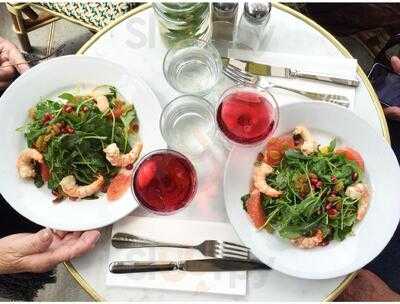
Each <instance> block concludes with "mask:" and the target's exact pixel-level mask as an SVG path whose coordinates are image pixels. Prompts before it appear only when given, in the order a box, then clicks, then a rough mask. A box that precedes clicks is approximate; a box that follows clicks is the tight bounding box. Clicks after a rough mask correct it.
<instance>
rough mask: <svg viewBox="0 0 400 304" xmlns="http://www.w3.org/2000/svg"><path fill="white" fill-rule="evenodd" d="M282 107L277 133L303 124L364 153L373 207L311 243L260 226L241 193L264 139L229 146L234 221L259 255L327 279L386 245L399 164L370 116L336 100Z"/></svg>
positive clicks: (397, 211) (228, 188)
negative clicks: (345, 228) (347, 227)
mask: <svg viewBox="0 0 400 304" xmlns="http://www.w3.org/2000/svg"><path fill="white" fill-rule="evenodd" d="M279 110H280V121H279V124H278V127H277V131H276V132H275V134H274V136H280V135H284V134H287V133H289V132H292V130H293V129H295V128H296V127H297V126H299V125H302V126H305V127H306V128H308V129H309V130H310V132H311V133H312V134H313V135H314V138H315V141H316V142H317V143H318V144H320V145H321V146H328V145H329V144H330V142H331V140H332V139H333V138H335V141H336V147H343V146H347V147H351V148H352V149H354V150H356V151H358V152H359V153H360V154H361V155H362V158H363V160H364V168H365V169H364V176H363V180H362V182H363V183H365V184H366V186H367V187H368V190H369V196H370V199H369V206H368V210H367V212H366V214H365V216H364V218H363V219H362V220H361V221H359V222H357V223H356V224H355V225H354V227H352V231H351V232H350V233H348V234H347V235H346V237H345V238H344V239H343V240H342V241H339V240H332V241H330V242H329V244H324V246H318V247H315V248H312V249H305V248H298V247H295V246H293V244H292V243H291V242H289V241H288V240H287V239H286V240H285V239H283V238H281V237H280V236H279V235H278V233H277V232H276V231H275V232H274V233H270V232H267V230H266V229H263V228H265V227H262V229H256V228H255V227H254V225H253V222H252V221H251V219H250V217H249V216H248V214H247V213H246V211H245V210H244V208H243V206H244V204H243V203H242V201H241V197H242V196H243V195H244V194H246V193H249V185H250V183H251V181H252V178H253V166H254V163H255V161H256V159H258V158H259V152H260V151H263V150H264V149H265V144H266V143H263V144H260V145H257V146H253V147H250V148H246V147H241V146H235V147H234V148H233V149H232V150H231V152H230V155H229V158H228V161H227V163H226V167H225V175H224V197H225V207H226V211H227V214H228V217H229V219H230V222H231V223H232V225H233V227H234V228H235V230H236V232H237V234H238V235H239V237H240V238H241V240H242V241H243V242H244V244H245V245H246V246H248V247H249V248H250V249H251V251H252V252H253V253H254V255H255V256H256V257H257V258H258V259H260V260H261V261H262V262H264V263H265V264H267V265H268V266H270V267H271V268H273V269H275V270H277V271H280V272H282V273H285V274H288V275H291V276H296V277H300V278H305V279H328V278H335V277H339V276H343V275H346V274H349V273H351V272H353V271H356V270H358V269H360V268H362V267H363V266H365V265H366V264H367V263H368V262H370V261H371V260H372V259H374V258H375V257H376V256H377V255H378V254H379V253H380V252H381V251H382V250H383V249H384V247H385V246H386V244H387V243H388V242H389V240H390V238H391V237H392V235H393V233H394V231H395V229H396V227H397V225H398V222H399V218H400V205H399V204H398V198H399V197H400V189H399V187H398V186H397V181H398V180H399V178H400V170H399V165H398V162H397V159H396V157H395V155H394V153H393V151H392V149H391V147H390V145H389V144H388V143H387V142H386V141H385V140H384V139H383V137H382V136H380V135H379V134H378V133H377V132H376V131H375V130H374V129H373V128H372V127H371V126H370V125H369V124H368V123H367V122H365V121H364V120H362V119H361V118H359V117H358V116H357V115H355V114H354V113H353V112H351V111H348V110H346V109H343V108H342V107H339V106H336V105H332V104H328V103H312V102H308V103H292V104H288V105H284V106H282V107H280V109H279ZM291 154H292V155H293V152H291ZM317 173H318V172H317ZM310 187H311V186H310ZM281 190H282V189H281ZM267 216H268V215H267Z"/></svg>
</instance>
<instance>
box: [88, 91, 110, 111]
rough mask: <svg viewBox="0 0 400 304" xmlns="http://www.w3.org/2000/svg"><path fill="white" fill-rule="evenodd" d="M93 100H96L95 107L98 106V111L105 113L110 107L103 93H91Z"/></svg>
mask: <svg viewBox="0 0 400 304" xmlns="http://www.w3.org/2000/svg"><path fill="white" fill-rule="evenodd" d="M92 97H93V99H94V101H95V102H96V105H97V108H99V110H100V112H102V113H105V112H107V111H108V109H109V108H110V105H109V103H108V99H107V97H106V96H105V95H101V94H93V95H92Z"/></svg>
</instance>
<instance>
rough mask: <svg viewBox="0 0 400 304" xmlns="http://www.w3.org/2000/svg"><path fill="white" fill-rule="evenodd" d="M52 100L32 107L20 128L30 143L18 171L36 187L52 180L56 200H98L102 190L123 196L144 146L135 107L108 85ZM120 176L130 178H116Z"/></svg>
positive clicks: (114, 195)
mask: <svg viewBox="0 0 400 304" xmlns="http://www.w3.org/2000/svg"><path fill="white" fill-rule="evenodd" d="M53 99H54V100H53ZM53 99H44V100H42V101H40V102H39V103H38V104H37V105H36V106H35V107H33V108H32V109H30V110H29V121H28V122H27V123H26V124H25V125H24V126H22V127H21V128H19V129H18V130H19V131H22V132H23V134H24V136H25V138H26V143H27V146H28V148H27V149H25V150H24V151H22V152H21V154H20V155H19V157H18V160H17V169H18V172H19V175H20V176H21V177H22V178H27V179H32V180H33V182H34V183H35V185H36V186H37V187H41V186H43V185H44V183H46V182H47V186H48V188H49V189H51V190H52V193H53V194H54V195H55V197H56V198H55V201H59V200H62V199H63V198H66V197H69V198H71V199H81V198H86V199H93V198H97V196H96V195H97V193H98V192H99V191H103V192H107V196H108V198H109V199H111V200H113V199H118V198H119V197H120V196H121V195H122V192H124V191H125V190H126V188H127V186H126V184H128V186H129V179H128V177H129V176H130V173H129V170H130V169H132V164H133V163H134V161H136V159H137V158H138V156H139V153H140V150H141V147H142V145H141V143H140V141H139V140H138V127H139V125H138V119H137V116H136V111H135V108H134V106H133V105H132V104H130V103H127V102H126V101H125V100H124V98H123V97H122V96H121V95H120V94H119V92H118V91H117V89H116V88H115V87H113V86H108V85H102V86H98V87H96V88H95V89H93V90H91V91H90V92H87V93H85V94H73V93H70V92H64V93H62V94H61V95H59V96H58V98H53ZM121 174H122V175H123V176H125V177H126V178H121V176H119V177H118V178H117V179H115V177H117V176H118V175H121ZM113 180H117V182H115V183H116V184H115V183H114V184H113ZM110 188H111V189H110Z"/></svg>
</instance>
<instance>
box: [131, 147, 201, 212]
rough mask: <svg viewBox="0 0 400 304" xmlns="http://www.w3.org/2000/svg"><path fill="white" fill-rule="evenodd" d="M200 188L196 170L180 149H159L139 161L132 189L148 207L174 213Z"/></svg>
mask: <svg viewBox="0 0 400 304" xmlns="http://www.w3.org/2000/svg"><path fill="white" fill-rule="evenodd" d="M196 191H197V175H196V170H195V168H194V166H193V165H192V163H191V162H190V161H189V159H188V158H186V157H185V156H184V155H183V154H181V153H179V152H177V151H174V150H169V149H161V150H155V151H153V152H150V153H148V154H147V155H145V156H144V157H143V158H142V159H141V160H140V161H139V162H138V163H137V164H136V165H135V168H134V173H133V178H132V193H133V195H134V197H135V198H136V199H137V201H138V202H139V204H140V205H141V206H142V207H143V208H144V209H146V210H147V211H150V212H152V213H156V214H161V215H167V214H171V213H174V212H176V211H178V210H180V209H182V208H184V207H186V206H187V205H188V204H189V203H190V202H191V201H192V199H193V198H194V196H195V194H196Z"/></svg>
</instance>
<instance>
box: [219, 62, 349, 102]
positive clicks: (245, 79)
mask: <svg viewBox="0 0 400 304" xmlns="http://www.w3.org/2000/svg"><path fill="white" fill-rule="evenodd" d="M224 74H225V75H226V76H228V77H229V78H231V79H232V80H233V81H235V82H239V83H242V84H250V85H255V86H258V87H260V88H263V89H270V88H279V89H283V90H287V91H290V92H294V93H297V94H300V95H303V96H306V97H308V98H310V99H313V100H322V101H327V102H331V103H335V104H338V105H341V106H344V107H346V108H347V107H348V106H349V100H348V98H347V97H346V96H342V95H337V94H323V93H316V92H310V91H304V90H298V89H293V88H289V87H286V86H281V85H277V84H274V83H271V82H269V81H268V80H267V79H265V78H260V77H259V76H258V75H253V74H250V73H248V72H246V71H242V70H240V69H239V68H237V67H235V66H233V65H231V64H228V65H227V66H225V67H224Z"/></svg>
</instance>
